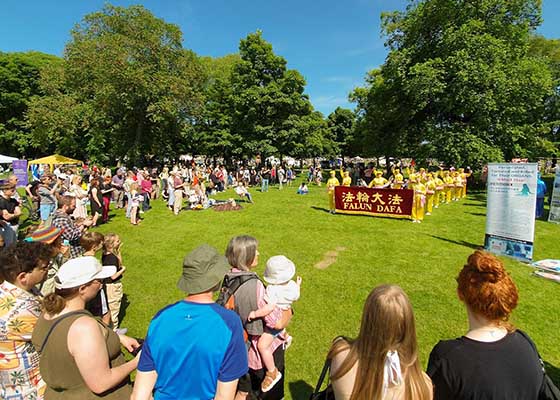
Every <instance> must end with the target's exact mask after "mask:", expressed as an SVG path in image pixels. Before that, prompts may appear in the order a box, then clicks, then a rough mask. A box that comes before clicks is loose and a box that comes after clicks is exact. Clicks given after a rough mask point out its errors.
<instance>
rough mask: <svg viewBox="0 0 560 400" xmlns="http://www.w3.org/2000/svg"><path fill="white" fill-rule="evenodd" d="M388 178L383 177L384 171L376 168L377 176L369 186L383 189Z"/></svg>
mask: <svg viewBox="0 0 560 400" xmlns="http://www.w3.org/2000/svg"><path fill="white" fill-rule="evenodd" d="M387 183H388V181H387V179H385V178H384V177H383V171H381V170H376V171H375V178H373V180H372V181H371V182H370V184H369V185H368V187H373V188H374V189H383V188H385V187H387Z"/></svg>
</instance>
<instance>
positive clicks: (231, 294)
mask: <svg viewBox="0 0 560 400" xmlns="http://www.w3.org/2000/svg"><path fill="white" fill-rule="evenodd" d="M252 279H258V278H257V276H256V275H255V274H250V275H226V276H225V277H224V281H223V282H222V289H221V290H220V294H219V296H218V299H217V300H216V303H218V304H219V305H221V306H223V307H224V308H225V309H227V310H232V311H234V312H235V313H237V314H239V313H238V310H237V307H236V303H235V292H237V289H239V288H240V287H241V286H242V285H244V284H245V283H246V282H248V281H250V280H252ZM246 323H247V321H241V324H242V325H243V338H244V339H245V342H247V340H248V338H249V334H248V333H247V330H246V329H245V324H246Z"/></svg>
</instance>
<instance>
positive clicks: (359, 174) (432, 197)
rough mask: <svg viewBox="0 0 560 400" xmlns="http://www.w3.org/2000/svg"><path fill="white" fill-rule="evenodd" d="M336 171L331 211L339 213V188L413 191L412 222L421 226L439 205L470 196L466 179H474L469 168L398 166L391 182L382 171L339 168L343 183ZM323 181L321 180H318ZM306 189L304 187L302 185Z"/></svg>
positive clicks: (330, 185) (329, 182) (331, 186)
mask: <svg viewBox="0 0 560 400" xmlns="http://www.w3.org/2000/svg"><path fill="white" fill-rule="evenodd" d="M336 172H337V171H336V170H334V169H333V170H331V172H330V178H329V179H328V180H327V183H326V185H327V192H328V195H329V211H330V212H331V213H332V214H334V213H336V208H335V200H334V188H335V187H337V186H340V185H342V186H363V187H369V188H374V189H411V190H413V191H414V198H413V203H412V215H411V219H412V222H413V223H421V222H422V221H423V220H424V215H431V214H432V212H433V210H434V209H437V208H439V206H440V204H449V203H451V202H452V201H459V200H461V199H463V198H465V197H466V196H467V179H468V178H469V177H470V176H471V174H472V172H471V171H470V169H467V170H465V169H464V168H459V169H457V170H456V169H455V168H453V167H452V168H450V169H449V170H444V169H443V168H438V170H437V171H434V172H431V171H428V170H426V169H425V168H420V169H419V170H418V171H416V169H415V167H414V166H412V167H406V168H405V171H403V172H404V174H403V173H401V169H400V168H399V167H398V166H393V167H392V168H391V176H390V177H389V179H387V178H385V177H384V176H383V171H382V170H380V169H375V168H374V167H373V166H372V165H369V166H368V168H367V169H366V170H361V169H358V168H354V169H353V168H352V166H350V167H348V168H347V169H346V170H343V168H342V167H341V168H340V175H341V177H342V182H341V181H340V180H339V179H338V178H337V177H336ZM317 174H320V171H319V172H317V170H316V169H312V168H311V169H310V171H309V176H312V175H317ZM319 182H320V181H319ZM302 186H303V185H302Z"/></svg>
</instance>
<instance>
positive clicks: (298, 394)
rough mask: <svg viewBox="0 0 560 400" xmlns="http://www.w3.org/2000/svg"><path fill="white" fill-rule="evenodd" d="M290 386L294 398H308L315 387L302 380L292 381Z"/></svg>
mask: <svg viewBox="0 0 560 400" xmlns="http://www.w3.org/2000/svg"><path fill="white" fill-rule="evenodd" d="M289 387H290V389H289V390H290V394H291V395H292V399H308V398H309V397H310V396H311V393H313V389H314V388H313V387H312V386H311V385H310V384H309V383H307V382H305V381H302V380H299V381H295V382H290V383H289Z"/></svg>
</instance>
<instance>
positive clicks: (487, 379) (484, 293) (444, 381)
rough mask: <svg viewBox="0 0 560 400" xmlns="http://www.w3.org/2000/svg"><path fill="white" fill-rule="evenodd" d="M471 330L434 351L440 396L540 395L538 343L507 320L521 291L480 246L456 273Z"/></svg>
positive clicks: (512, 398) (517, 399) (526, 399)
mask: <svg viewBox="0 0 560 400" xmlns="http://www.w3.org/2000/svg"><path fill="white" fill-rule="evenodd" d="M457 295H458V297H459V300H460V301H461V302H462V303H463V304H464V305H465V309H466V312H467V318H468V321H469V330H468V331H467V333H466V334H465V335H464V336H462V337H460V338H458V339H453V340H444V341H440V342H439V343H438V344H437V345H436V346H435V347H434V349H433V350H432V353H431V354H430V360H429V362H428V375H430V377H431V378H432V381H433V383H434V387H435V389H434V390H435V393H434V394H435V395H434V398H435V399H436V400H441V399H450V400H451V399H454V400H464V399H493V400H502V399H503V400H506V399H507V400H522V399H523V400H531V399H534V400H536V399H538V398H540V397H539V391H540V389H541V383H542V382H543V371H542V367H541V365H540V361H539V358H538V355H537V353H536V351H535V349H534V347H533V346H534V344H533V343H532V342H531V341H530V339H529V337H528V336H527V335H526V334H525V333H523V332H521V331H519V330H516V329H515V328H514V327H513V326H512V325H511V324H510V323H509V322H508V320H509V316H510V314H511V312H512V311H513V310H514V309H515V307H516V306H517V301H518V291H517V287H516V286H515V283H514V282H513V280H512V279H511V277H510V276H509V274H508V273H507V272H506V270H505V268H504V265H503V264H502V262H501V261H500V260H499V259H497V258H496V257H495V256H493V255H492V254H490V253H486V252H484V251H480V250H477V251H475V252H474V253H473V254H471V255H470V256H469V258H468V259H467V263H466V264H465V266H464V267H463V269H462V270H461V272H460V273H459V276H458V277H457Z"/></svg>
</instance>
